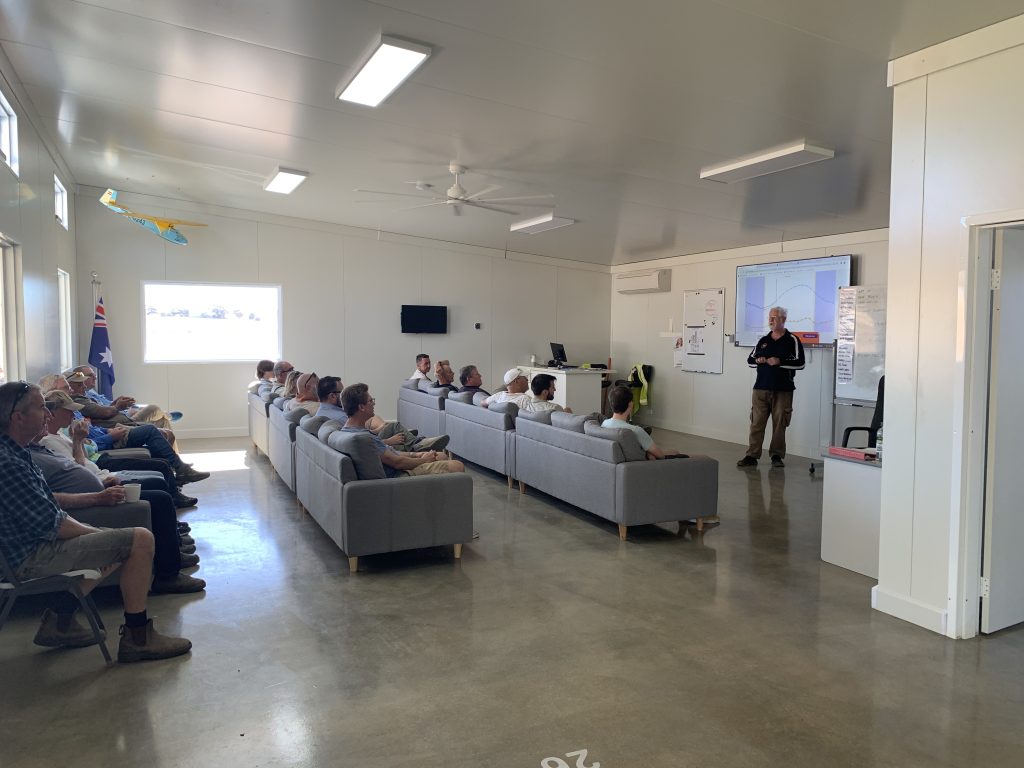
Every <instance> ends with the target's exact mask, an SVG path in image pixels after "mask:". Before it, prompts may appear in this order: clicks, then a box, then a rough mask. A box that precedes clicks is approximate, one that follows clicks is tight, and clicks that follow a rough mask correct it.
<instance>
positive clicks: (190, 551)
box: [178, 544, 196, 555]
mask: <svg viewBox="0 0 1024 768" xmlns="http://www.w3.org/2000/svg"><path fill="white" fill-rule="evenodd" d="M178 551H179V552H181V554H183V555H194V554H195V553H196V545H195V544H182V545H181V546H180V547H178Z"/></svg>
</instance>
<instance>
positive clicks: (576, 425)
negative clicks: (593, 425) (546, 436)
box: [551, 411, 601, 434]
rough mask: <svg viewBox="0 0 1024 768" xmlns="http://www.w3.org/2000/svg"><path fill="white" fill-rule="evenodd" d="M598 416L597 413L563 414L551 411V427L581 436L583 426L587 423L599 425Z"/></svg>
mask: <svg viewBox="0 0 1024 768" xmlns="http://www.w3.org/2000/svg"><path fill="white" fill-rule="evenodd" d="M600 418H601V416H600V414H597V413H586V414H584V413H564V412H562V411H553V412H552V413H551V426H553V427H558V428H559V429H568V430H571V431H573V432H579V433H580V434H583V425H584V424H586V423H587V422H588V421H596V422H598V423H600Z"/></svg>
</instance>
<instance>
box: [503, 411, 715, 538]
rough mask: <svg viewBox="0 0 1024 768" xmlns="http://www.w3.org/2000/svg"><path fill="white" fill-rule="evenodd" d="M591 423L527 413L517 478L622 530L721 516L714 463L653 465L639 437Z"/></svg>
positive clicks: (519, 431)
mask: <svg viewBox="0 0 1024 768" xmlns="http://www.w3.org/2000/svg"><path fill="white" fill-rule="evenodd" d="M586 419H587V417H583V416H572V415H570V414H564V413H554V414H552V413H550V412H548V413H523V412H520V413H519V415H518V416H517V418H516V439H515V446H516V459H515V461H516V464H515V471H516V478H517V479H518V480H519V482H520V492H524V491H525V490H526V486H533V487H534V488H537V489H538V490H541V491H543V492H544V493H547V494H549V495H551V496H554V497H555V498H558V499H561V500H563V501H566V502H568V503H570V504H572V505H574V506H577V507H580V508H581V509H584V510H586V511H587V512H592V513H593V514H595V515H599V516H601V517H603V518H605V519H606V520H610V521H612V522H613V523H616V524H618V527H619V537H620V538H621V539H625V538H626V535H627V529H628V528H629V526H631V525H646V524H650V523H663V522H671V521H678V522H679V523H680V525H682V524H683V522H684V521H686V520H696V521H697V528H698V530H702V529H703V521H704V518H708V517H713V516H715V515H717V514H718V462H717V461H715V460H714V459H712V458H709V457H707V456H691V457H690V458H687V459H663V460H661V461H647V460H645V457H644V452H643V450H642V449H641V448H640V444H639V442H638V441H637V439H636V435H634V434H632V433H631V432H628V431H625V430H611V429H604V428H603V427H601V426H600V425H599V424H598V423H597V422H596V421H587V420H586Z"/></svg>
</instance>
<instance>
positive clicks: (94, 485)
mask: <svg viewBox="0 0 1024 768" xmlns="http://www.w3.org/2000/svg"><path fill="white" fill-rule="evenodd" d="M28 450H29V453H31V454H32V462H33V463H34V464H35V465H36V466H37V467H39V471H40V472H42V473H43V479H44V480H45V481H46V484H47V485H48V486H50V490H51V491H53V492H54V493H96V492H98V491H102V490H103V481H102V480H100V479H99V477H97V476H96V475H94V474H93V473H92V472H90V471H89V470H88V469H86V468H85V467H83V466H82V465H81V464H79V463H78V462H76V461H75V460H74V459H69V458H67V457H66V456H58V455H57V454H55V453H53V452H52V451H50V450H49V449H48V448H43V446H41V445H38V444H37V443H30V444H29V445H28Z"/></svg>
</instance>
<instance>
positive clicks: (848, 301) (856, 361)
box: [835, 285, 886, 403]
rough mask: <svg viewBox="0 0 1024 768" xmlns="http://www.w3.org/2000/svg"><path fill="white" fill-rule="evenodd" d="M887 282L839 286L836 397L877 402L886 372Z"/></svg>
mask: <svg viewBox="0 0 1024 768" xmlns="http://www.w3.org/2000/svg"><path fill="white" fill-rule="evenodd" d="M885 300H886V288H885V286H884V285H857V286H853V287H851V288H840V289H839V313H838V325H837V328H836V366H835V368H836V397H840V398H843V399H846V400H864V401H867V402H870V403H873V402H875V397H876V396H877V395H878V380H879V379H880V378H881V377H882V376H884V375H885Z"/></svg>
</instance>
